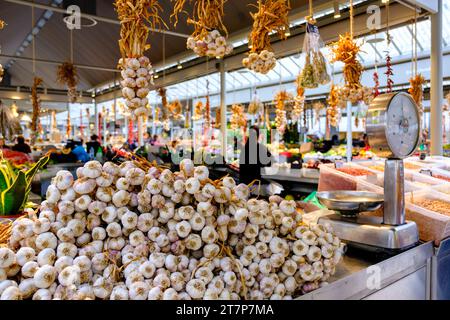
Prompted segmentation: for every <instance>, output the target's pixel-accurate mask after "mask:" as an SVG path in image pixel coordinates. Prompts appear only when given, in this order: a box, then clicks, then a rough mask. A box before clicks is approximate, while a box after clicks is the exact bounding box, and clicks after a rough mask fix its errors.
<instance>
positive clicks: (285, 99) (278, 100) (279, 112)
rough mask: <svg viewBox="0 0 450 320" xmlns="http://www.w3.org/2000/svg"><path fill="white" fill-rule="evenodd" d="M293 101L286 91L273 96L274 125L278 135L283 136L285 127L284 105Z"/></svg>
mask: <svg viewBox="0 0 450 320" xmlns="http://www.w3.org/2000/svg"><path fill="white" fill-rule="evenodd" d="M293 100H294V96H293V95H292V94H290V93H288V92H287V91H286V90H280V91H278V92H277V94H276V95H275V101H274V103H275V115H276V116H275V125H276V128H277V130H278V132H279V133H280V134H283V133H284V132H285V130H286V126H287V118H286V105H287V104H288V103H289V102H292V101H293Z"/></svg>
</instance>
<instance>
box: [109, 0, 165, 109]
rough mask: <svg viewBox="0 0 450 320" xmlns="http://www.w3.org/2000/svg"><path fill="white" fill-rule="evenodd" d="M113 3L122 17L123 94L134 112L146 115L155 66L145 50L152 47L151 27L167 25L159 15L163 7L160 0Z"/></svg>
mask: <svg viewBox="0 0 450 320" xmlns="http://www.w3.org/2000/svg"><path fill="white" fill-rule="evenodd" d="M114 6H115V10H116V12H117V15H118V18H119V21H120V40H119V47H120V53H121V55H122V58H121V59H120V60H119V63H118V67H119V68H120V69H121V70H122V71H121V76H122V81H121V82H120V85H121V87H122V96H123V97H124V98H125V100H126V101H125V104H126V106H127V108H128V109H129V110H130V111H132V112H133V115H136V116H147V115H148V109H147V108H146V106H147V104H148V99H147V95H148V93H149V91H150V85H151V84H152V83H153V68H152V65H151V63H150V60H149V59H148V58H147V57H146V56H145V55H144V52H145V51H147V50H148V49H150V44H147V39H148V36H149V33H150V29H161V28H162V27H166V25H165V23H164V21H163V20H162V19H161V17H160V12H161V11H162V8H161V6H160V4H159V3H158V1H157V0H116V1H115V2H114Z"/></svg>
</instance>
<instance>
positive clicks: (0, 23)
mask: <svg viewBox="0 0 450 320" xmlns="http://www.w3.org/2000/svg"><path fill="white" fill-rule="evenodd" d="M5 26H6V23H5V21H3V20H2V19H0V30H2V29H3V28H4V27H5ZM0 52H1V50H0ZM4 73H5V70H4V69H3V66H2V65H1V64H0V82H2V80H3V75H4Z"/></svg>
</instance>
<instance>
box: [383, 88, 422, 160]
mask: <svg viewBox="0 0 450 320" xmlns="http://www.w3.org/2000/svg"><path fill="white" fill-rule="evenodd" d="M419 137H420V116H419V112H418V110H417V106H416V104H415V103H414V101H413V100H412V98H411V97H410V96H409V95H406V94H397V95H395V96H394V97H393V98H392V100H391V102H390V104H389V107H388V109H387V113H386V138H387V142H388V144H389V147H390V149H391V151H392V153H393V155H394V156H395V157H398V158H405V157H407V156H409V155H410V154H412V153H413V152H414V151H415V150H416V147H417V144H418V141H419Z"/></svg>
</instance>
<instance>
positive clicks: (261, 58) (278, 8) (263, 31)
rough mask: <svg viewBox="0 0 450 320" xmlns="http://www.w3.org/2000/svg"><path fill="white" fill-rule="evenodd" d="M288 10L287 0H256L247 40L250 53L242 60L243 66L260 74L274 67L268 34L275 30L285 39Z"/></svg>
mask: <svg viewBox="0 0 450 320" xmlns="http://www.w3.org/2000/svg"><path fill="white" fill-rule="evenodd" d="M289 10H290V5H289V0H259V1H258V11H257V12H256V13H251V16H252V18H253V26H252V31H251V33H250V36H249V42H248V43H249V49H250V53H249V56H248V57H247V58H244V59H243V60H242V64H243V65H244V67H246V68H247V69H250V70H253V71H256V72H259V73H262V74H266V73H268V72H269V71H270V70H272V69H273V68H275V65H276V59H275V53H274V52H273V51H272V47H271V45H270V34H271V33H272V32H276V33H278V35H279V37H280V38H281V39H286V32H287V31H288V30H289V20H288V14H289Z"/></svg>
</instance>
